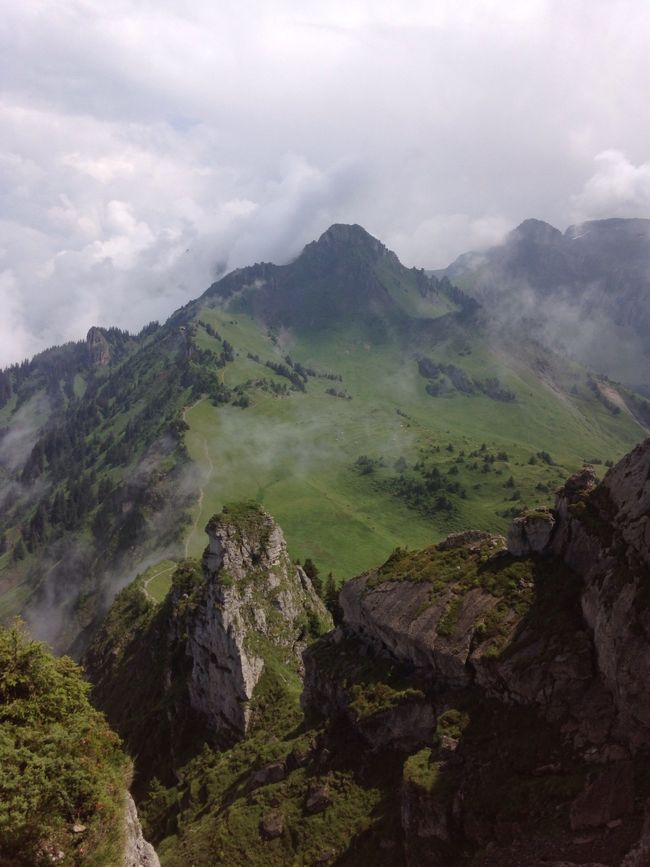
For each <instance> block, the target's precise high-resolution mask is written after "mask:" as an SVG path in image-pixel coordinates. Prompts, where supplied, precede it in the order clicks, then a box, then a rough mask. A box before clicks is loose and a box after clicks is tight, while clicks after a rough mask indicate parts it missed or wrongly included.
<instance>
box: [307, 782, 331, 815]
mask: <svg viewBox="0 0 650 867" xmlns="http://www.w3.org/2000/svg"><path fill="white" fill-rule="evenodd" d="M331 803H332V798H331V797H330V792H329V787H328V786H327V785H326V784H325V783H316V784H312V785H311V786H310V789H309V792H308V793H307V798H306V800H305V809H306V810H307V812H308V813H312V814H314V813H322V812H323V811H324V810H326V809H327V808H328V807H329V806H330V804H331Z"/></svg>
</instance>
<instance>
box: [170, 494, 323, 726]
mask: <svg viewBox="0 0 650 867" xmlns="http://www.w3.org/2000/svg"><path fill="white" fill-rule="evenodd" d="M206 532H207V534H208V539H209V542H208V547H207V548H206V550H205V553H204V556H203V574H204V578H205V580H204V582H203V583H201V584H200V585H199V586H198V587H196V588H195V589H194V590H193V592H192V594H191V597H189V598H187V599H185V598H183V592H184V591H182V590H177V591H176V593H175V597H173V599H172V603H173V605H174V607H175V610H176V612H177V616H176V617H175V619H174V621H173V627H174V628H175V630H176V632H177V637H180V636H181V635H182V636H185V653H186V655H187V657H188V658H189V663H190V670H189V675H188V681H187V686H188V692H189V697H190V704H191V706H192V708H193V709H194V710H195V711H197V712H199V713H200V714H202V715H203V716H204V717H205V718H206V719H207V720H208V721H209V725H210V726H211V727H212V728H213V729H215V730H219V729H223V728H226V729H231V730H233V731H235V732H237V733H239V734H244V733H245V732H246V730H247V728H248V724H249V720H250V708H249V702H250V700H251V698H252V697H253V691H254V689H255V687H256V685H257V683H258V682H259V680H260V677H261V676H262V673H263V671H264V665H265V663H264V656H265V652H266V651H267V650H268V649H269V647H270V648H273V649H274V651H275V652H276V653H281V654H283V655H284V656H288V657H292V658H293V660H294V664H295V665H297V666H299V665H301V660H302V651H303V650H304V649H305V646H306V643H307V639H308V637H309V635H310V634H311V633H313V632H314V631H318V630H319V629H320V627H321V625H324V626H325V627H326V626H327V624H328V623H331V620H330V616H329V614H328V612H327V610H326V608H325V607H324V605H323V603H322V602H321V600H320V599H319V597H318V595H317V594H316V591H315V590H314V588H313V586H312V584H311V582H310V580H309V579H308V578H307V576H306V575H305V573H304V571H303V569H302V568H301V567H300V566H295V565H293V564H292V562H291V560H290V558H289V555H288V553H287V546H286V543H285V541H284V536H283V535H282V531H281V530H280V528H279V527H278V526H277V525H276V524H275V522H274V521H273V519H272V518H271V516H270V515H269V514H268V513H267V512H265V511H264V510H263V509H261V508H260V507H259V506H257V505H256V504H254V503H245V504H241V505H236V506H230V507H226V508H224V510H223V512H221V513H220V514H219V515H215V516H214V517H213V518H212V519H211V521H210V522H209V524H208V525H207V527H206Z"/></svg>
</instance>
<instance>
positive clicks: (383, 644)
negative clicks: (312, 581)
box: [339, 576, 497, 686]
mask: <svg viewBox="0 0 650 867" xmlns="http://www.w3.org/2000/svg"><path fill="white" fill-rule="evenodd" d="M339 601H340V604H341V607H342V608H343V616H344V621H345V626H346V628H347V629H349V630H350V631H351V632H353V633H354V634H355V635H357V636H358V637H360V638H362V640H367V641H369V642H371V643H372V644H374V645H375V646H377V647H379V648H380V649H383V650H384V651H386V650H387V651H388V652H389V653H391V654H392V655H393V656H394V657H395V658H397V659H399V660H400V661H401V662H404V663H406V664H409V665H413V666H415V667H416V668H420V669H424V670H427V671H428V673H429V676H430V677H431V678H432V679H435V680H440V679H442V680H444V682H445V683H447V684H448V685H455V686H464V685H467V684H468V683H470V682H471V679H472V675H471V673H470V671H469V670H468V668H467V665H466V663H467V660H468V658H469V655H470V652H471V644H472V637H473V635H474V632H475V630H476V627H477V625H478V623H479V622H481V621H482V620H483V619H484V618H485V617H486V616H487V615H488V613H489V612H490V611H491V610H492V609H493V608H494V607H495V606H496V603H497V600H496V599H495V597H494V596H492V595H491V594H490V593H487V592H485V591H483V590H482V589H481V588H478V587H477V588H474V589H471V590H469V592H468V593H467V594H466V595H465V596H464V597H463V598H462V600H461V603H460V605H459V608H458V611H457V612H456V618H455V623H454V629H453V631H452V633H451V634H444V633H443V631H442V630H441V629H440V628H439V627H440V623H441V621H443V618H444V616H445V614H446V612H447V610H448V607H449V605H450V604H452V603H453V593H452V591H451V590H449V591H447V592H444V591H443V592H442V593H441V594H440V595H439V596H438V597H436V598H433V599H432V597H431V588H430V586H429V585H428V584H427V583H426V582H412V581H408V580H404V581H394V582H388V583H386V584H382V585H380V586H379V587H377V588H376V589H375V588H372V589H371V588H370V587H369V586H368V577H367V576H362V577H361V578H355V579H353V580H352V581H348V583H347V584H345V585H344V587H343V589H342V590H341V593H340V596H339Z"/></svg>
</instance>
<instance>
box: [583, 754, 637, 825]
mask: <svg viewBox="0 0 650 867" xmlns="http://www.w3.org/2000/svg"><path fill="white" fill-rule="evenodd" d="M633 809H634V766H633V765H632V763H631V762H621V763H619V764H615V765H609V766H608V767H606V768H604V769H603V770H602V771H599V772H598V774H597V775H596V776H595V778H594V779H593V780H591V782H589V783H588V784H587V786H586V787H585V789H584V790H583V791H582V792H581V793H580V794H579V795H578V797H577V798H576V799H575V801H574V802H573V804H572V805H571V830H572V831H582V830H585V829H587V828H598V827H600V826H603V825H607V824H608V823H609V822H611V821H612V819H618V818H619V817H620V816H625V815H627V814H628V813H631V812H632V811H633Z"/></svg>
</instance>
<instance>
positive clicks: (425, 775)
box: [303, 440, 650, 867]
mask: <svg viewBox="0 0 650 867" xmlns="http://www.w3.org/2000/svg"><path fill="white" fill-rule="evenodd" d="M504 542H505V540H503V539H501V538H499V537H491V536H489V535H488V534H484V533H478V532H471V531H468V532H465V533H459V534H453V535H452V536H450V537H448V538H447V539H446V540H444V541H443V542H441V543H440V544H439V545H437V546H433V547H432V548H429V549H426V550H424V551H420V552H408V551H400V550H397V551H396V552H394V554H393V555H392V556H391V558H389V560H388V561H387V562H386V563H385V564H384V565H383V566H381V567H380V568H378V569H376V570H373V571H371V572H369V573H367V574H365V575H363V576H361V577H359V578H356V579H353V580H352V581H350V582H348V583H347V584H346V585H345V586H344V588H343V590H342V591H341V594H340V603H341V607H342V610H343V624H342V626H341V627H340V628H339V630H337V632H335V633H333V634H332V635H330V636H328V637H327V638H326V639H323V640H321V641H320V642H317V643H316V645H314V646H313V647H312V648H311V649H310V650H309V651H308V653H307V654H306V668H307V678H306V682H305V693H304V696H303V701H304V705H305V707H306V708H307V710H308V711H310V710H320V712H321V713H324V714H325V716H328V717H339V718H343V719H345V720H346V722H347V723H348V725H350V726H351V727H352V728H353V729H354V731H355V732H356V734H358V735H360V736H361V737H362V738H364V740H365V741H366V743H367V744H368V745H369V746H370V747H371V749H378V748H385V747H387V746H388V747H391V748H395V747H396V746H398V747H401V748H406V749H410V750H411V751H412V750H413V749H417V748H418V746H417V745H418V744H419V745H420V746H423V745H425V746H426V745H428V746H426V748H425V749H424V750H421V752H420V753H419V754H415V755H413V756H411V758H410V759H408V761H407V764H406V766H405V779H404V784H403V788H402V801H401V806H402V829H403V832H404V841H405V843H404V856H405V860H406V863H407V864H413V865H416V864H417V865H418V867H422V865H432V867H433V865H438V864H448V863H456V862H455V861H454V858H456V857H457V855H458V852H459V851H460V850H461V849H463V847H465V846H469V847H470V848H471V847H479V848H483V847H487V848H486V850H485V851H486V855H485V858H484V859H481V858H480V857H479V858H478V860H477V861H476V864H478V865H485V867H487V865H490V867H493V865H494V864H497V863H498V864H499V865H503V867H506V865H507V867H515V865H521V864H523V863H527V864H528V863H530V864H533V863H537V862H538V861H539V859H540V858H541V859H542V860H543V863H556V864H573V863H576V864H577V863H593V864H603V865H605V864H606V865H609V867H614V865H619V864H625V865H634V867H638V865H641V864H648V863H650V860H649V859H648V851H650V844H649V843H648V840H649V839H650V835H649V834H648V833H647V829H646V830H644V831H643V834H642V836H641V839H639V833H640V828H641V817H640V812H639V799H640V798H647V797H648V794H650V786H648V784H647V783H646V782H644V778H643V776H641V777H639V775H638V773H637V772H636V764H635V758H634V757H635V756H636V755H644V754H646V753H647V751H648V750H650V697H649V696H648V691H647V683H648V682H649V680H650V626H649V625H648V624H649V623H650V440H648V441H647V442H645V443H643V444H642V445H640V446H639V447H638V448H637V449H635V450H634V451H633V452H632V453H631V454H630V455H628V456H627V457H626V458H624V459H623V461H621V462H620V463H619V464H618V465H617V466H616V467H614V468H613V469H612V470H610V471H609V472H608V473H607V475H606V476H605V479H604V480H603V481H602V482H601V483H598V482H597V479H596V476H595V473H594V471H593V469H592V468H591V467H585V468H583V469H582V470H581V471H580V472H578V473H576V474H575V475H574V476H572V477H571V478H570V479H569V480H568V481H567V483H566V484H565V485H564V487H563V488H562V490H561V491H560V492H559V494H558V497H557V501H556V505H555V508H554V509H553V510H539V511H536V512H530V513H527V514H525V515H522V516H521V517H520V518H518V519H516V520H515V521H514V523H513V526H512V527H511V529H510V532H509V534H508V542H507V549H506V546H505V544H504ZM364 658H365V659H368V660H370V661H371V665H370V668H371V669H372V671H373V672H374V677H375V680H374V681H372V678H370V679H368V677H367V676H366V675H365V674H364V672H365V669H366V666H364V663H363V662H362V660H364ZM382 660H383V662H382ZM382 665H384V666H386V667H389V668H390V667H391V666H392V667H394V666H398V667H400V669H401V672H402V674H401V677H402V678H403V681H404V682H403V683H402V686H401V687H400V689H401V692H402V694H403V695H404V696H406V695H408V693H409V688H408V687H407V686H406V684H407V683H409V684H410V687H411V688H413V687H415V688H416V690H418V689H419V692H420V694H419V697H418V698H417V700H415V703H414V704H413V705H412V706H411V707H410V708H409V705H408V701H406V702H404V703H403V704H401V703H400V701H399V700H397V699H396V700H395V703H394V706H392V707H390V708H385V707H381V702H377V697H378V696H380V695H382V696H384V698H385V697H386V696H390V692H389V691H386V690H384V691H383V692H382V690H381V689H379V688H378V681H379V682H381V680H382V677H381V675H380V674H379V673H378V672H380V670H381V667H382ZM409 674H410V679H409ZM388 680H389V679H388V678H384V684H387V683H388ZM393 687H395V682H394V681H393ZM360 696H361V698H360ZM459 696H460V698H459ZM463 696H465V698H462V697H463ZM373 700H374V701H375V703H376V704H377V705H378V706H377V707H376V708H374V711H373V712H372V713H370V714H368V713H367V709H368V708H370V709H371V710H372V709H373ZM495 700H496V707H497V708H501V710H495V711H494V714H495V716H494V717H493V723H491V724H488V723H487V722H486V719H485V718H483V719H482V720H481V721H480V723H476V725H477V726H479V727H480V728H479V730H478V731H477V730H474V729H473V726H472V725H471V724H470V728H469V729H468V732H467V733H465V730H464V729H462V730H460V729H459V727H458V726H457V725H456V723H454V722H453V720H454V719H456V720H458V719H460V718H461V717H463V715H464V714H465V712H464V711H462V707H468V708H472V710H470V713H469V714H467V719H470V718H471V717H472V715H473V714H474V715H475V714H476V707H477V706H479V705H481V704H483V703H485V702H490V701H495ZM458 702H460V704H458ZM463 702H464V703H465V704H463ZM427 707H428V709H429V710H430V711H431V712H432V713H433V719H431V717H429V718H426V725H423V726H418V725H417V723H415V722H414V719H415V714H414V710H415V709H417V713H418V714H420V713H421V714H423V716H422V717H421V718H422V719H425V714H424V709H425V708H427ZM447 707H449V708H451V709H452V710H450V711H446V710H445V708H447ZM363 708H365V709H366V713H365V714H364V713H360V712H359V711H360V709H363ZM454 708H456V710H453V709H454ZM458 708H461V710H459V709H458ZM517 708H520V710H516V709H517ZM443 711H444V713H443ZM531 712H532V713H533V714H534V717H527V716H526V715H527V714H530V713H531ZM382 713H384V714H386V719H387V721H388V725H387V728H388V730H389V731H390V732H391V734H390V736H386V735H385V734H384V735H379V736H377V735H376V732H381V730H382V723H381V714H382ZM408 713H411V714H412V716H411V717H410V718H409V716H408ZM449 713H451V714H452V716H451V717H449ZM400 714H401V717H400ZM454 714H455V717H454ZM522 715H523V716H522ZM445 717H447V718H448V720H449V719H452V724H451V729H449V723H448V722H447V723H445V722H444V721H445ZM400 719H401V720H402V728H401V731H400ZM474 719H476V716H474ZM526 719H528V722H524V720H526ZM532 719H537V721H536V722H531V720H532ZM542 719H543V720H544V723H543V724H542V722H541V720H542ZM369 720H370V721H372V722H374V726H375V732H374V733H373V729H372V726H369V725H368V722H369ZM432 723H433V725H434V726H435V729H436V732H435V734H434V736H433V737H432V738H429V739H427V737H426V735H425V730H426V728H427V727H430V726H431V725H432ZM443 723H444V725H443ZM445 725H446V726H447V728H445ZM490 725H492V726H493V728H492V729H490ZM522 725H523V726H524V727H528V726H533V727H541V726H542V725H547V726H549V728H548V732H549V737H550V733H551V732H554V733H555V734H554V735H553V736H552V738H551V740H546V741H544V742H540V743H539V744H537V745H532V744H530V745H529V744H527V743H526V742H525V740H524V741H521V740H518V737H519V735H518V728H519V727H520V726H522ZM454 726H455V728H454ZM530 730H531V729H529V731H530ZM489 731H492V734H488V732H489ZM470 732H471V734H470ZM497 733H498V734H497ZM373 734H374V735H375V736H374V738H373ZM398 735H401V737H400V736H398ZM409 736H410V740H409ZM495 737H497V738H499V739H501V738H504V739H505V742H500V743H498V744H497V745H496V746H489V745H490V744H492V743H493V739H494V738H495ZM508 741H510V745H509V746H508V745H507V742H508ZM432 743H433V745H434V746H433V747H431V746H430V745H431V744H432ZM550 744H552V746H549V745H550ZM405 745H406V746H405ZM450 745H452V746H453V749H452V748H451V747H450ZM491 750H494V753H493V755H488V754H487V752H486V751H491ZM513 750H514V761H513ZM424 753H428V754H430V758H429V760H428V762H424V761H423V760H422V756H423V755H424ZM418 757H419V758H418ZM412 760H413V761H414V762H415V763H414V764H413V766H412V767H413V768H414V772H413V773H411V774H410V775H407V774H406V770H407V768H408V767H409V763H410V762H412ZM416 760H417V761H416ZM418 761H419V764H418ZM503 761H505V762H506V763H507V762H508V761H512V762H513V765H512V773H513V774H514V776H513V777H511V778H510V781H509V782H507V783H505V784H504V783H502V784H501V785H502V786H503V788H502V789H501V792H502V797H505V798H506V799H507V798H508V797H509V794H508V793H509V791H510V789H511V787H513V786H514V787H519V786H523V788H522V789H521V792H522V793H523V792H524V791H525V792H526V798H528V799H532V800H531V803H530V804H529V806H528V807H526V809H525V811H524V814H523V815H522V814H517V810H516V809H515V811H514V812H515V819H513V815H512V812H513V811H512V809H510V808H508V807H507V806H504V808H502V807H501V805H500V804H499V802H498V797H497V798H492V796H491V793H490V792H489V790H488V793H487V794H485V792H484V794H483V795H481V796H479V798H478V800H477V796H476V790H477V789H476V787H477V786H478V787H479V789H480V787H481V785H483V783H482V782H481V781H482V780H484V779H485V780H490V781H493V782H492V783H491V784H492V785H495V786H496V787H497V789H498V785H499V784H498V783H497V779H498V777H499V774H501V773H503V774H504V776H507V773H506V772H505V771H504V772H502V771H500V770H497V768H496V767H495V763H496V764H497V765H498V764H499V763H501V762H503ZM446 768H448V769H449V773H448V775H447V777H446V779H445V778H444V775H443V776H442V777H441V773H442V772H444V770H445V769H446ZM486 774H487V777H486V776H485V775H486ZM554 776H557V777H558V779H557V780H555V779H554ZM517 790H518V791H519V789H517ZM551 792H557V795H550V794H549V793H551ZM481 797H482V798H484V799H485V798H487V801H486V800H484V801H483V802H482V803H481V802H480V798H481ZM554 799H557V800H554ZM532 805H534V806H532ZM545 810H546V811H547V813H548V816H549V821H550V820H551V817H553V816H557V815H558V812H557V811H560V814H562V815H563V816H564V819H563V824H562V825H561V826H558V827H556V830H555V831H554V832H553V834H551V835H550V836H549V835H548V834H547V835H546V836H541V837H540V836H536V832H535V831H534V828H533V826H532V825H530V824H527V823H528V822H529V819H530V816H532V815H533V814H535V812H536V811H542V812H543V811H545ZM552 821H553V822H556V819H555V818H553V819H552ZM646 825H647V826H648V827H650V825H649V824H648V823H647V822H646ZM531 835H532V836H531ZM635 840H636V841H637V842H636V843H635V842H634V841H635ZM489 847H493V848H492V849H491V850H490V852H489V854H487V852H488V849H489ZM626 853H628V854H626ZM459 863H461V862H459ZM462 863H465V862H462ZM472 863H475V862H474V861H473V862H472Z"/></svg>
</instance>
